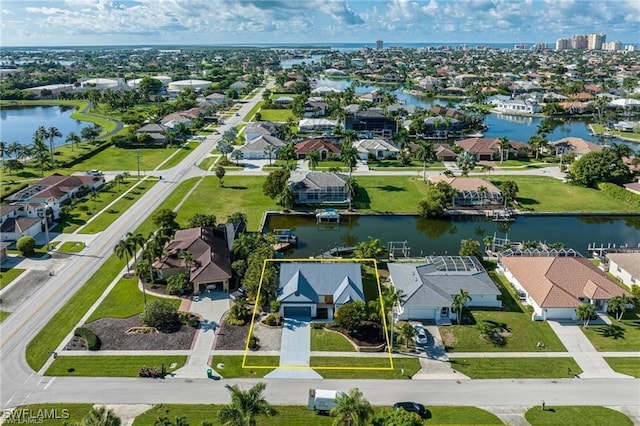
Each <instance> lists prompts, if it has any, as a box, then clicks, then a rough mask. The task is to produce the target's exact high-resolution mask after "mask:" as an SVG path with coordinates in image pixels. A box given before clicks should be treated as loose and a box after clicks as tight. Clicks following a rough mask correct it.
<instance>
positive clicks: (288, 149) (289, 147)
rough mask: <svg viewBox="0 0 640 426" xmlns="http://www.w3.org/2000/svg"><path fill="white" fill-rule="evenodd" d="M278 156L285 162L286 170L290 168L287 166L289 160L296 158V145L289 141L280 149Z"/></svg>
mask: <svg viewBox="0 0 640 426" xmlns="http://www.w3.org/2000/svg"><path fill="white" fill-rule="evenodd" d="M278 156H279V157H280V158H281V159H282V160H285V161H286V162H287V170H291V167H290V166H289V161H291V160H294V159H295V158H296V146H295V145H294V144H293V142H289V143H288V144H286V145H285V146H284V147H282V149H281V150H280V153H278Z"/></svg>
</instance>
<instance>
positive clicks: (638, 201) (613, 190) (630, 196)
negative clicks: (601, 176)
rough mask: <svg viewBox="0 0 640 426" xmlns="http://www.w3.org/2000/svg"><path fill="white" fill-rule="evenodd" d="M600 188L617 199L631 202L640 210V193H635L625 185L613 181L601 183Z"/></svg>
mask: <svg viewBox="0 0 640 426" xmlns="http://www.w3.org/2000/svg"><path fill="white" fill-rule="evenodd" d="M598 189H600V191H602V192H604V193H605V194H607V195H609V196H611V197H613V198H615V199H617V200H620V201H624V202H625V203H629V204H631V205H633V206H635V207H636V208H637V209H638V210H640V195H638V194H634V193H633V192H631V191H627V190H626V189H624V188H623V187H621V186H618V185H616V184H613V183H599V184H598Z"/></svg>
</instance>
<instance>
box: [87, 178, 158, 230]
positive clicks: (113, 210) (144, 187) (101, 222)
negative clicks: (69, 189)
mask: <svg viewBox="0 0 640 426" xmlns="http://www.w3.org/2000/svg"><path fill="white" fill-rule="evenodd" d="M152 179H153V180H152ZM156 183H158V181H157V180H156V179H155V178H144V179H143V180H142V181H140V183H138V185H137V186H135V187H134V188H132V189H131V191H129V192H128V193H127V194H126V195H124V196H123V197H122V198H120V199H119V200H118V201H116V202H115V203H114V204H113V205H112V206H111V207H109V209H108V210H103V211H101V212H100V213H99V214H98V215H97V216H95V217H94V219H93V220H92V221H91V222H90V223H88V224H87V225H86V226H85V227H84V228H82V229H81V230H80V231H78V232H79V233H81V234H95V233H96V232H102V231H104V230H105V229H107V228H108V227H109V226H110V225H111V224H112V223H113V222H115V220H116V219H118V218H119V217H120V216H122V215H123V214H124V213H125V212H126V211H127V209H128V208H129V207H131V206H132V205H133V204H134V203H135V202H136V201H138V200H139V199H140V198H141V197H142V196H143V195H144V194H145V193H146V192H147V191H149V190H150V189H151V188H152V187H153V185H155V184H156Z"/></svg>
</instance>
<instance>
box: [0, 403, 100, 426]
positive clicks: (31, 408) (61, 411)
mask: <svg viewBox="0 0 640 426" xmlns="http://www.w3.org/2000/svg"><path fill="white" fill-rule="evenodd" d="M92 407H93V404H69V403H66V402H65V403H63V404H33V405H23V406H21V407H18V408H17V409H16V410H15V412H14V415H15V416H19V415H20V414H19V413H25V411H23V410H27V411H26V413H27V414H26V416H27V417H30V416H34V417H38V413H39V412H40V413H41V415H42V417H43V419H42V421H40V420H31V421H29V419H23V420H22V421H19V420H18V419H20V417H11V419H12V420H13V421H12V422H7V424H12V423H13V424H22V423H24V424H27V423H30V422H33V423H36V424H38V423H40V424H43V425H47V426H64V425H67V424H69V423H74V424H75V423H76V422H77V423H78V424H80V422H81V421H82V419H83V417H84V416H86V415H87V414H89V411H91V408H92ZM56 414H57V417H56ZM45 416H46V419H45ZM62 417H65V418H62Z"/></svg>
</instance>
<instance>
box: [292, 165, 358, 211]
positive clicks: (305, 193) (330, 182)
mask: <svg viewBox="0 0 640 426" xmlns="http://www.w3.org/2000/svg"><path fill="white" fill-rule="evenodd" d="M347 179H348V176H347V175H344V174H342V173H334V172H303V173H291V177H290V178H289V186H290V187H291V190H292V191H293V194H294V196H295V202H296V203H309V204H320V203H331V204H337V203H348V202H349V197H350V195H349V191H347V188H346V183H347Z"/></svg>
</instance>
